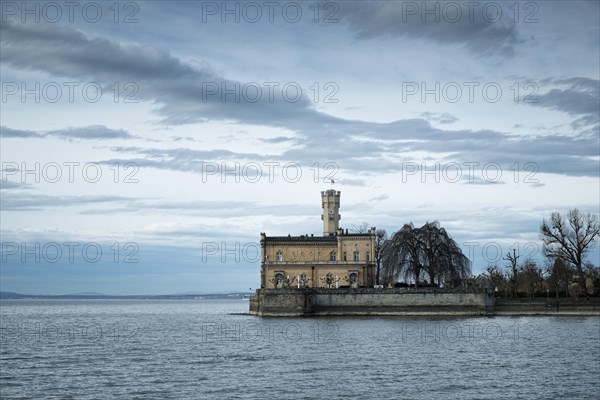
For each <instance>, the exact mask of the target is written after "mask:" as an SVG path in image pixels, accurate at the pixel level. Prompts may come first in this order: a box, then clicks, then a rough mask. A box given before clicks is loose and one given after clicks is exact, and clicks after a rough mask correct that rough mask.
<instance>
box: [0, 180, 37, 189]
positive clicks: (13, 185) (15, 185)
mask: <svg viewBox="0 0 600 400" xmlns="http://www.w3.org/2000/svg"><path fill="white" fill-rule="evenodd" d="M0 188H1V189H2V190H13V189H31V188H32V186H31V184H29V183H22V182H13V181H8V180H7V181H6V182H5V181H4V180H0Z"/></svg>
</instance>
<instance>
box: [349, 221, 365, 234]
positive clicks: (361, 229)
mask: <svg viewBox="0 0 600 400" xmlns="http://www.w3.org/2000/svg"><path fill="white" fill-rule="evenodd" d="M352 232H353V233H369V223H368V222H363V223H362V224H360V225H358V226H356V225H354V224H353V225H352Z"/></svg>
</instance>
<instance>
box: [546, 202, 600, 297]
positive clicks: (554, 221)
mask: <svg viewBox="0 0 600 400" xmlns="http://www.w3.org/2000/svg"><path fill="white" fill-rule="evenodd" d="M599 233H600V225H599V224H598V218H597V217H596V216H595V215H591V214H589V213H588V214H585V215H584V214H581V213H580V212H579V210H578V209H576V208H574V209H572V210H569V213H568V214H567V218H566V220H565V218H563V217H562V216H561V215H560V214H559V213H558V212H553V213H552V215H551V216H550V220H549V221H546V219H544V220H543V222H542V225H541V226H540V234H541V235H540V236H541V239H542V241H543V242H544V244H543V249H544V254H545V255H546V256H547V257H550V258H558V259H561V260H563V261H564V262H567V263H571V264H573V265H574V266H575V269H576V271H577V275H578V280H579V287H580V288H581V290H582V292H583V293H585V294H587V286H586V282H585V274H584V272H583V259H584V257H585V255H586V254H587V253H588V251H589V250H590V247H591V245H592V243H594V242H595V240H596V237H597V236H598V234H599Z"/></svg>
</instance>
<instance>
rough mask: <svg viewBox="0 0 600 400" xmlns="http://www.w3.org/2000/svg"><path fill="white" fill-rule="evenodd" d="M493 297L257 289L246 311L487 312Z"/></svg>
mask: <svg viewBox="0 0 600 400" xmlns="http://www.w3.org/2000/svg"><path fill="white" fill-rule="evenodd" d="M493 309H494V298H493V296H492V295H491V294H488V293H484V292H461V291H448V290H441V289H417V290H415V289H412V290H409V289H405V288H396V289H373V288H360V289H346V288H344V289H258V290H257V291H256V295H255V296H254V297H252V298H251V299H250V314H254V315H259V316H310V315H315V316H316V315H487V314H491V313H492V312H493Z"/></svg>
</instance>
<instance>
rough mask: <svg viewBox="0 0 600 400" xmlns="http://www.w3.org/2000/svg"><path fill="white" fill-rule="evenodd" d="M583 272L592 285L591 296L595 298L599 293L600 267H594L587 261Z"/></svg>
mask: <svg viewBox="0 0 600 400" xmlns="http://www.w3.org/2000/svg"><path fill="white" fill-rule="evenodd" d="M584 272H585V274H586V276H587V279H589V280H590V282H591V284H592V294H593V295H594V296H596V295H597V294H599V293H600V267H596V266H594V264H592V263H591V262H590V261H588V262H587V263H585V270H584Z"/></svg>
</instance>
